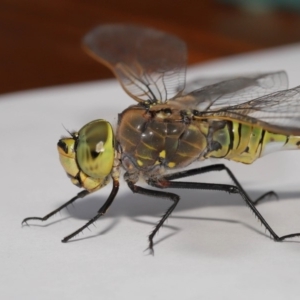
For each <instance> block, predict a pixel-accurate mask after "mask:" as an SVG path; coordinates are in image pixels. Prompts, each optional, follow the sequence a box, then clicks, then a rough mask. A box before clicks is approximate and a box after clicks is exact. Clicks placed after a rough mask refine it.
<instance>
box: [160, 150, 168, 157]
mask: <svg viewBox="0 0 300 300" xmlns="http://www.w3.org/2000/svg"><path fill="white" fill-rule="evenodd" d="M159 157H161V158H166V150H163V151H161V152H160V153H159Z"/></svg>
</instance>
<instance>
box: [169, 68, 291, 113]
mask: <svg viewBox="0 0 300 300" xmlns="http://www.w3.org/2000/svg"><path fill="white" fill-rule="evenodd" d="M211 80H213V79H211ZM215 80H216V81H217V80H218V79H215ZM287 88H288V77H287V74H286V72H284V71H278V72H273V73H266V74H255V75H254V74H253V75H251V74H250V75H244V76H240V77H236V78H231V79H228V80H224V81H221V82H217V83H214V84H211V85H208V86H204V87H202V88H200V89H198V90H195V91H193V92H191V93H189V94H187V95H185V96H183V97H179V98H178V99H174V100H176V101H179V102H181V103H183V104H185V105H186V106H189V107H194V108H197V109H198V110H200V111H206V110H215V109H220V108H225V107H230V106H233V105H237V104H240V103H244V102H247V101H249V100H252V99H255V98H258V97H261V96H264V95H267V94H270V93H273V92H276V91H279V90H283V89H287Z"/></svg>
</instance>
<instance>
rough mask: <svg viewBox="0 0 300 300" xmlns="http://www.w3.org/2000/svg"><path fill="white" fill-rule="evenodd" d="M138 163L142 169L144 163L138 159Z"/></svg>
mask: <svg viewBox="0 0 300 300" xmlns="http://www.w3.org/2000/svg"><path fill="white" fill-rule="evenodd" d="M136 162H137V163H138V165H139V166H140V167H141V166H142V165H143V162H142V161H141V160H139V159H138V160H137V161H136Z"/></svg>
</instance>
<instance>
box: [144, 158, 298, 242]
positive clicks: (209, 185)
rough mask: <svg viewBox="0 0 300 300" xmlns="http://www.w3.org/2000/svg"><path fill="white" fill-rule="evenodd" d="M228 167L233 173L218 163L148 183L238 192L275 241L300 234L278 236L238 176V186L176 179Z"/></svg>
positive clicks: (157, 185) (158, 185)
mask: <svg viewBox="0 0 300 300" xmlns="http://www.w3.org/2000/svg"><path fill="white" fill-rule="evenodd" d="M224 169H226V170H227V171H228V173H229V174H232V173H231V171H230V170H229V169H228V168H226V167H225V168H224V165H221V164H218V165H212V166H208V167H202V168H196V169H191V170H187V171H182V172H177V173H173V174H168V175H165V176H162V177H161V178H159V180H156V181H154V180H149V181H148V182H147V183H148V184H149V185H151V186H154V187H157V188H179V189H200V190H219V191H220V190H221V191H227V192H229V193H238V194H240V195H241V196H242V198H243V199H244V201H245V202H246V204H247V205H248V206H249V208H250V209H251V210H252V211H253V213H254V214H255V215H256V217H257V218H258V219H259V220H260V222H261V223H262V224H263V225H264V227H265V228H266V229H267V230H268V231H269V233H270V234H271V236H272V237H273V239H274V240H275V241H283V240H285V239H287V238H292V237H296V236H300V232H299V233H292V234H287V235H283V236H278V235H277V234H276V233H275V231H274V230H273V229H272V228H271V226H270V225H269V224H268V223H267V221H266V220H265V219H264V217H263V216H262V215H261V214H260V212H259V211H258V210H257V208H256V207H255V201H252V200H251V199H250V198H249V196H248V195H247V194H246V192H245V191H244V189H243V188H242V187H241V185H240V183H239V182H238V181H237V180H236V178H235V177H234V176H233V174H232V176H233V181H234V183H235V184H236V185H237V186H233V185H227V184H214V183H201V182H183V181H181V182H180V181H175V182H173V181H172V180H174V179H180V178H183V177H187V176H192V175H196V174H201V173H205V172H209V171H215V170H224Z"/></svg>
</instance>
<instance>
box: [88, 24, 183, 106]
mask: <svg viewBox="0 0 300 300" xmlns="http://www.w3.org/2000/svg"><path fill="white" fill-rule="evenodd" d="M83 44H84V45H85V47H86V50H87V52H88V53H89V54H91V55H92V56H93V57H94V58H95V59H97V60H99V61H100V62H101V63H103V64H105V65H106V66H107V67H109V68H110V69H111V70H112V71H113V72H114V73H115V75H116V77H117V78H118V80H119V81H120V83H121V85H122V87H123V89H124V90H125V91H126V92H127V93H128V94H129V95H130V96H131V97H132V98H133V99H135V100H136V101H138V102H142V101H146V100H151V101H158V102H164V101H166V100H167V99H170V98H172V97H175V96H176V95H177V94H179V93H180V92H181V91H182V90H183V89H184V86H185V72H186V56H187V54H186V53H187V51H186V45H185V43H184V42H183V41H182V40H180V39H179V38H177V37H175V36H173V35H170V34H166V33H164V32H161V31H158V30H155V29H151V28H144V27H137V26H133V25H124V24H114V25H102V26H99V27H96V28H94V29H93V30H92V31H90V32H89V33H88V34H87V35H86V36H85V37H84V38H83Z"/></svg>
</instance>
